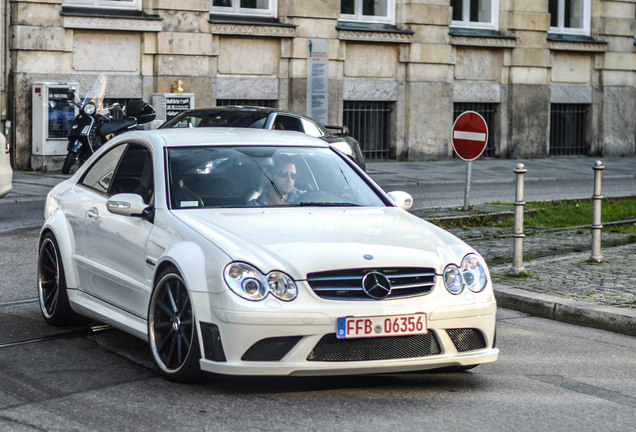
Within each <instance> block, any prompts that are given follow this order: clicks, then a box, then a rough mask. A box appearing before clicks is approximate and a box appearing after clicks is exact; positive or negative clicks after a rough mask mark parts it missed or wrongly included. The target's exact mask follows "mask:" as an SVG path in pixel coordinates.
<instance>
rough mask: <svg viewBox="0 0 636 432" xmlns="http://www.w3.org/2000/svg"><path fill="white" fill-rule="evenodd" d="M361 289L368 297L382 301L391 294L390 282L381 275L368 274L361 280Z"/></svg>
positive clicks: (375, 273) (376, 273)
mask: <svg viewBox="0 0 636 432" xmlns="http://www.w3.org/2000/svg"><path fill="white" fill-rule="evenodd" d="M362 289H363V290H364V292H365V293H367V295H368V296H369V297H371V298H374V299H376V300H382V299H383V298H387V297H388V296H389V294H391V282H389V279H388V278H387V277H386V276H384V275H383V274H382V273H378V272H369V273H367V274H366V275H364V277H363V278H362Z"/></svg>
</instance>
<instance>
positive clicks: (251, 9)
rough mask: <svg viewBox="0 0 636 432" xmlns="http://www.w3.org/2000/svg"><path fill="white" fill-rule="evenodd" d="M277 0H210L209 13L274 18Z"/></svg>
mask: <svg viewBox="0 0 636 432" xmlns="http://www.w3.org/2000/svg"><path fill="white" fill-rule="evenodd" d="M277 3H278V1H277V0H212V8H211V13H213V14H228V15H250V16H255V17H268V18H272V17H273V18H276V16H277V14H276V11H277Z"/></svg>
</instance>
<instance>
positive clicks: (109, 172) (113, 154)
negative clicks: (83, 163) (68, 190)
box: [79, 144, 128, 194]
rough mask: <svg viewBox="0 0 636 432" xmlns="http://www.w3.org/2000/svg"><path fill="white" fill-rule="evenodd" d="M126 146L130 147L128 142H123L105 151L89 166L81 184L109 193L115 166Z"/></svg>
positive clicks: (102, 192)
mask: <svg viewBox="0 0 636 432" xmlns="http://www.w3.org/2000/svg"><path fill="white" fill-rule="evenodd" d="M126 147H128V145H127V144H122V145H119V146H117V147H115V148H113V149H111V150H109V151H108V152H107V153H105V154H104V155H103V156H102V157H100V158H99V159H98V160H97V161H96V162H95V163H94V164H93V166H92V167H90V168H89V170H88V171H87V172H86V174H84V177H82V179H81V180H80V181H79V184H81V185H83V186H86V187H87V188H90V189H93V190H95V191H97V192H99V193H101V194H107V193H108V188H109V187H110V183H111V181H112V179H113V173H114V172H115V168H117V164H118V163H119V159H120V158H121V155H122V154H123V153H124V150H126Z"/></svg>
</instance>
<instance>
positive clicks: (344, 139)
mask: <svg viewBox="0 0 636 432" xmlns="http://www.w3.org/2000/svg"><path fill="white" fill-rule="evenodd" d="M194 127H247V128H257V129H279V130H291V131H297V132H304V133H306V134H308V135H311V136H314V137H317V138H320V139H322V140H323V141H326V142H328V143H329V144H331V145H332V146H333V147H335V148H336V149H338V150H340V151H341V152H342V153H344V154H346V155H347V156H349V157H350V158H351V159H353V161H354V162H355V163H356V164H358V166H359V167H360V168H362V169H365V163H364V156H363V155H362V151H361V150H360V144H359V143H358V141H356V139H355V138H353V137H352V136H350V135H349V129H348V128H347V127H346V126H324V125H322V124H320V123H318V122H317V121H316V120H314V119H312V118H310V117H307V116H304V115H301V114H298V113H295V112H291V111H287V110H283V109H280V108H268V107H257V106H222V107H214V108H200V109H193V110H189V111H184V112H183V113H181V114H179V115H178V116H176V117H174V118H173V119H171V120H168V121H167V122H165V123H164V124H162V125H161V126H160V127H159V128H160V129H166V128H194Z"/></svg>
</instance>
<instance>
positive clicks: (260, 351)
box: [241, 336, 302, 361]
mask: <svg viewBox="0 0 636 432" xmlns="http://www.w3.org/2000/svg"><path fill="white" fill-rule="evenodd" d="M301 339H302V336H287V337H274V338H267V339H262V340H260V341H258V342H256V343H255V344H254V345H252V346H251V347H250V348H249V349H248V350H247V351H245V354H243V357H241V360H243V361H279V360H281V359H282V358H283V357H285V355H287V353H288V352H289V351H290V350H291V349H292V348H293V347H295V346H296V344H297V343H298V341H299V340H301Z"/></svg>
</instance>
